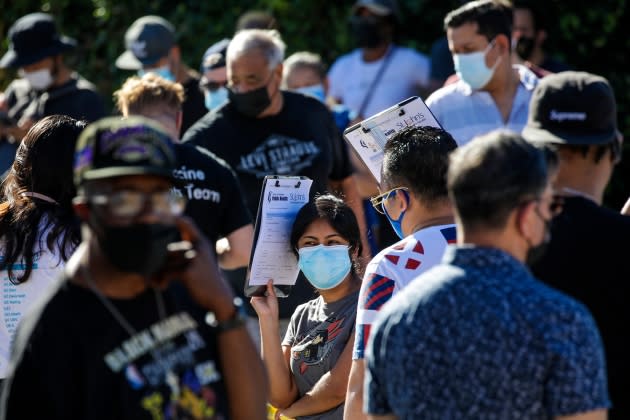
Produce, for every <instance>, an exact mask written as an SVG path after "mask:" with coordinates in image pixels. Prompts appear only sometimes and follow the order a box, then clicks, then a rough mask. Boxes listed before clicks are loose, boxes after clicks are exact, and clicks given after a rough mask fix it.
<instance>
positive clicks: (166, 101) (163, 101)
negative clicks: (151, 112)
mask: <svg viewBox="0 0 630 420" xmlns="http://www.w3.org/2000/svg"><path fill="white" fill-rule="evenodd" d="M114 99H115V100H116V107H117V108H118V110H119V111H120V112H122V113H123V114H126V115H128V114H141V113H143V111H146V110H147V109H148V108H154V107H162V106H164V107H167V108H169V109H173V110H176V111H180V110H181V109H182V104H183V103H184V88H183V87H182V85H180V84H179V83H173V82H170V81H168V80H166V79H164V78H162V77H160V76H158V75H156V74H153V73H147V74H145V75H144V76H142V77H138V76H132V77H130V78H128V79H127V80H126V81H125V83H123V85H122V87H121V88H120V89H118V90H117V91H115V92H114Z"/></svg>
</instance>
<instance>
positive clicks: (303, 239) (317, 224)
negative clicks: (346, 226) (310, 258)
mask: <svg viewBox="0 0 630 420" xmlns="http://www.w3.org/2000/svg"><path fill="white" fill-rule="evenodd" d="M349 244H350V243H349V242H348V240H346V239H345V238H344V237H343V236H341V235H340V234H339V232H337V231H336V230H335V229H333V227H332V226H331V225H330V223H328V221H327V220H325V219H316V220H314V221H313V222H312V223H311V224H310V225H308V227H307V228H306V230H305V231H304V233H303V234H302V236H300V239H298V243H297V246H298V249H300V248H304V247H310V246H317V245H325V246H331V245H349Z"/></svg>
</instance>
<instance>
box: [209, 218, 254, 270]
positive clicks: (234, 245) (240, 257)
mask: <svg viewBox="0 0 630 420" xmlns="http://www.w3.org/2000/svg"><path fill="white" fill-rule="evenodd" d="M253 238H254V228H253V226H252V225H251V223H249V224H247V225H245V226H242V227H240V228H238V229H236V230H235V231H233V232H231V233H229V234H228V235H227V237H225V238H221V239H219V240H218V241H217V243H216V251H217V256H218V259H219V266H220V267H221V268H223V269H226V270H233V269H235V268H240V267H246V266H247V265H248V264H249V256H250V253H251V251H252V242H253V240H254V239H253Z"/></svg>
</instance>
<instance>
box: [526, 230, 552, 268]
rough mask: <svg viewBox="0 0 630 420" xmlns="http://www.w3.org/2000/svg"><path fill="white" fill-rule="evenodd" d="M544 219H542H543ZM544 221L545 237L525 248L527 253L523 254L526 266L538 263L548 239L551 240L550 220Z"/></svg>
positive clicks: (545, 250) (547, 245) (545, 249)
mask: <svg viewBox="0 0 630 420" xmlns="http://www.w3.org/2000/svg"><path fill="white" fill-rule="evenodd" d="M543 220H544V219H543ZM544 222H545V237H544V238H543V240H542V242H541V243H539V244H538V245H536V246H532V247H530V248H529V249H528V250H527V255H526V256H525V264H527V266H528V267H531V266H533V265H535V264H536V263H538V262H539V261H540V260H541V259H542V257H544V256H545V253H546V252H547V248H548V247H549V241H551V224H552V221H551V220H544Z"/></svg>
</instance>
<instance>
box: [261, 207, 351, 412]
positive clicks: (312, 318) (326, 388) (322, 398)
mask: <svg viewBox="0 0 630 420" xmlns="http://www.w3.org/2000/svg"><path fill="white" fill-rule="evenodd" d="M290 243H291V248H292V249H293V250H294V252H295V253H296V254H297V256H298V265H299V267H300V270H301V271H302V272H303V273H304V275H305V276H306V278H307V279H308V281H309V282H310V283H311V285H312V286H313V287H314V288H315V289H316V290H317V292H318V293H319V297H317V298H315V299H312V300H310V301H308V302H306V303H304V304H302V305H300V306H298V307H297V308H296V310H295V312H294V313H293V315H292V317H291V322H290V324H289V327H288V329H287V332H286V335H285V337H284V339H283V340H282V344H280V342H279V341H278V299H277V297H276V293H275V289H274V286H273V280H269V282H268V284H267V294H266V296H254V297H252V299H251V304H252V306H253V307H254V309H255V310H256V313H257V314H258V318H259V320H260V331H261V340H262V342H261V348H262V357H263V361H264V363H265V366H266V368H267V371H268V372H269V384H270V399H269V401H270V403H271V404H272V405H273V406H274V407H277V408H278V411H277V412H276V414H275V415H276V418H280V416H284V417H289V418H296V417H302V416H309V415H318V418H327V419H340V420H341V419H342V417H343V408H344V399H345V394H346V387H347V383H348V375H349V373H350V364H351V356H352V347H353V343H354V324H355V319H356V310H357V299H358V294H359V289H360V286H361V279H360V278H359V276H358V274H357V272H356V269H355V267H357V259H358V256H359V255H360V254H361V238H360V234H359V226H358V223H357V220H356V217H355V216H354V213H353V212H352V210H351V209H350V207H349V206H348V205H347V204H345V203H344V202H343V201H342V200H341V199H339V198H337V197H335V196H333V195H322V196H319V197H317V198H316V199H315V200H314V201H310V202H309V203H307V204H305V205H304V206H303V207H302V208H301V209H300V211H299V212H298V213H297V216H296V218H295V222H294V223H293V228H292V231H291V236H290Z"/></svg>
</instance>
